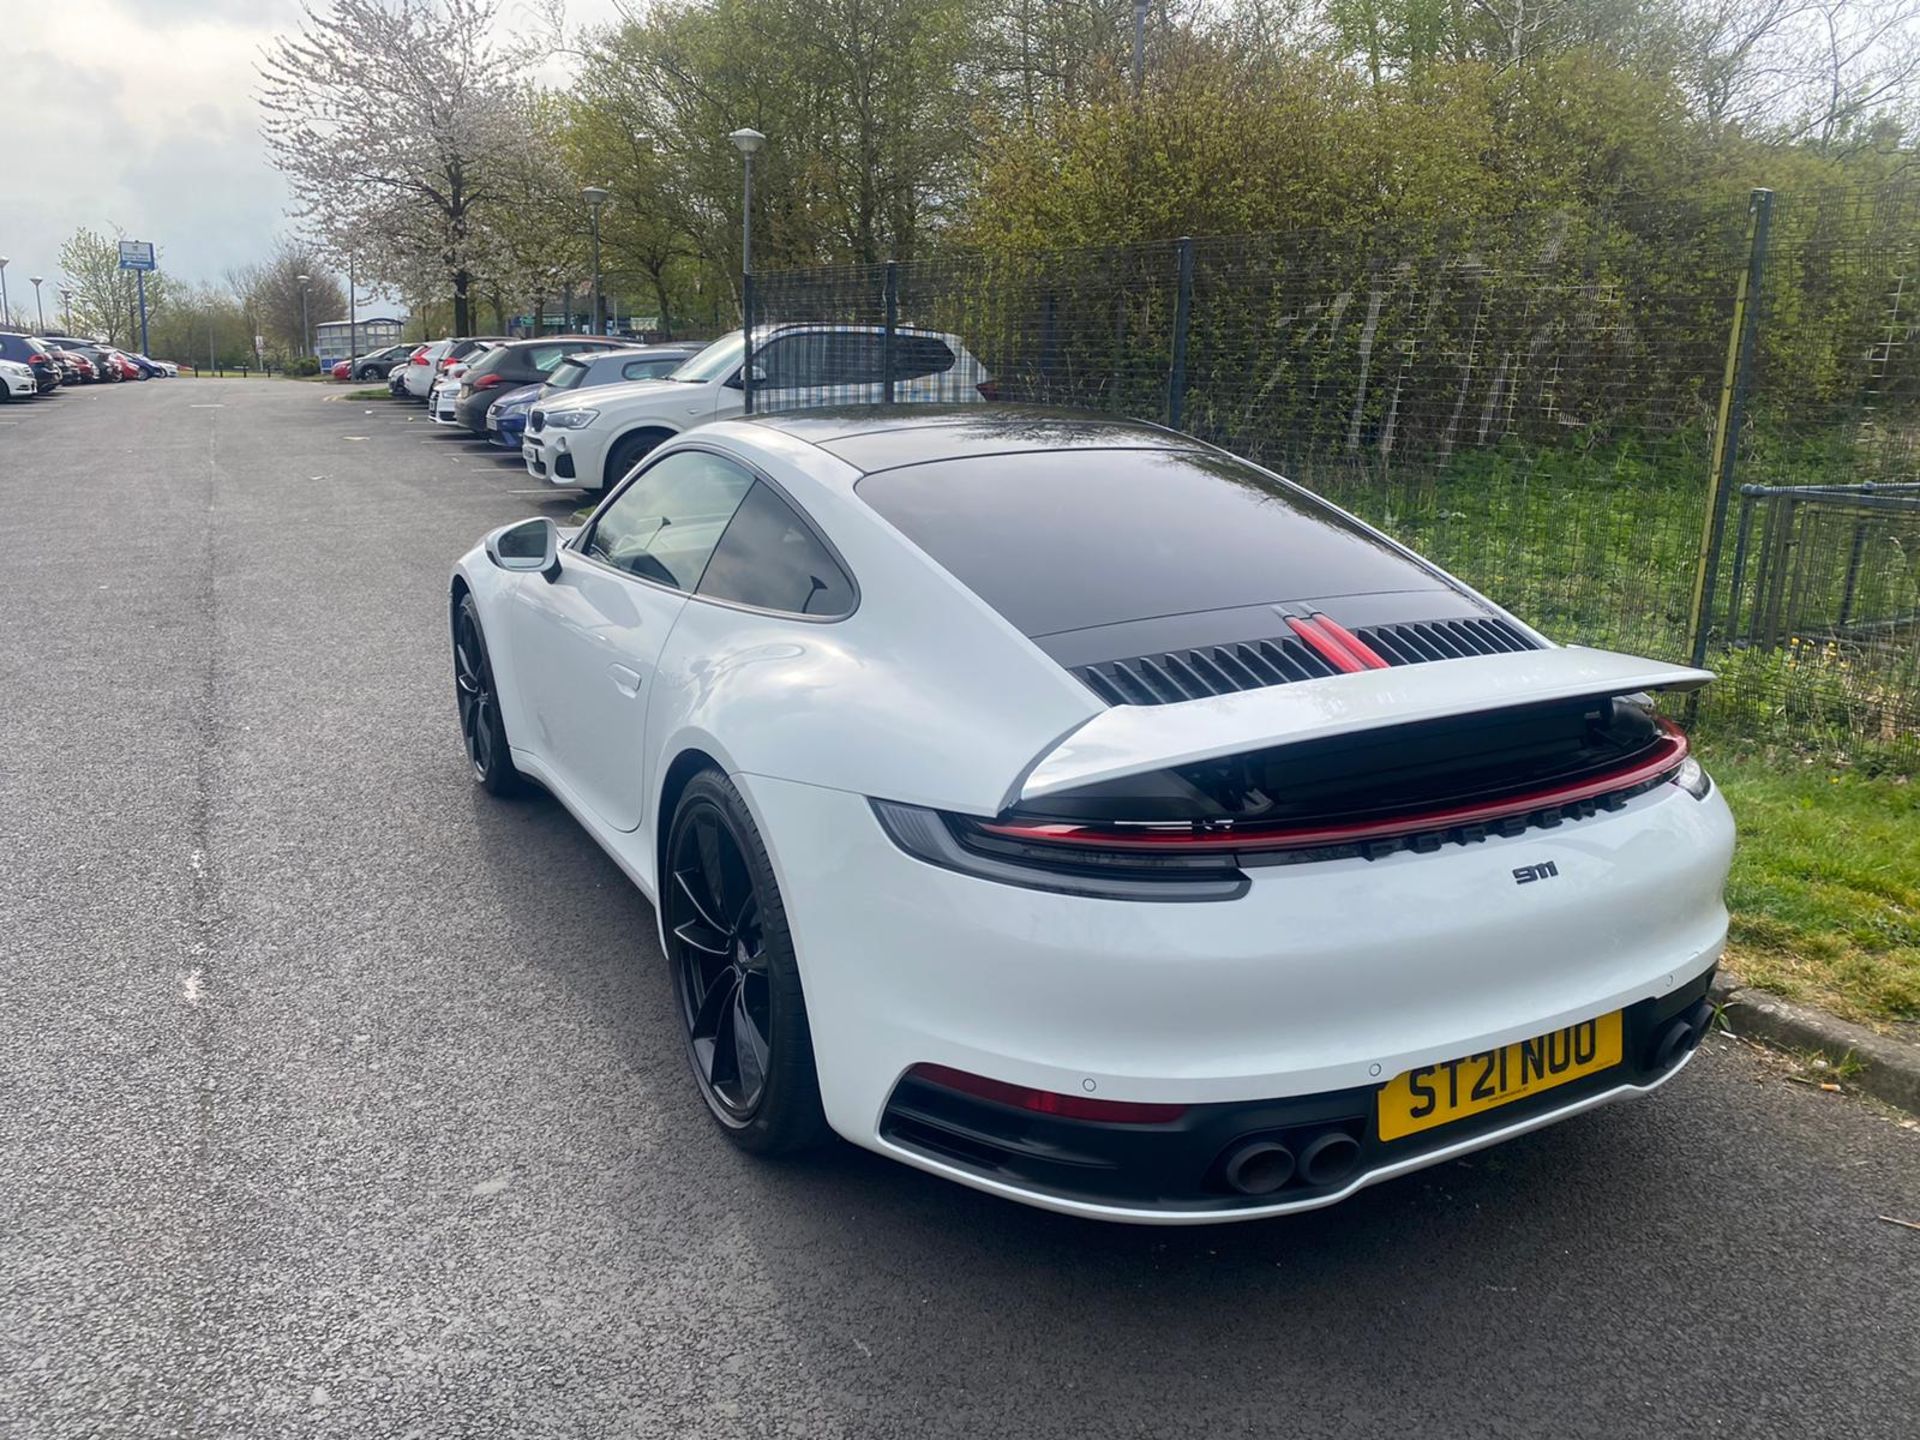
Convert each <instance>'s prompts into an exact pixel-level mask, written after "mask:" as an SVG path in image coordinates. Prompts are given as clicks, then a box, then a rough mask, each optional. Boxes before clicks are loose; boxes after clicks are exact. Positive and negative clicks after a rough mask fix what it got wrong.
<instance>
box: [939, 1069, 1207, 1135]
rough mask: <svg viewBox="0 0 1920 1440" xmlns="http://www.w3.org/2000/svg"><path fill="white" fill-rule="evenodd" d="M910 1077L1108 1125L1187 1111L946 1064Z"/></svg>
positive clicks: (1169, 1118) (1161, 1119)
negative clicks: (1068, 1091)
mask: <svg viewBox="0 0 1920 1440" xmlns="http://www.w3.org/2000/svg"><path fill="white" fill-rule="evenodd" d="M907 1075H908V1077H909V1078H910V1079H914V1080H924V1081H925V1082H926V1083H927V1084H929V1085H938V1086H939V1087H940V1088H941V1089H943V1090H955V1091H958V1092H959V1093H960V1094H962V1095H972V1096H973V1097H975V1098H976V1099H980V1100H991V1101H993V1102H994V1103H995V1104H997V1105H1011V1106H1013V1107H1014V1108H1015V1109H1016V1110H1031V1111H1032V1112H1034V1113H1035V1114H1036V1115H1058V1116H1060V1117H1062V1118H1063V1119H1067V1120H1096V1121H1102V1122H1105V1123H1107V1124H1111V1125H1171V1124H1172V1123H1173V1122H1174V1121H1176V1120H1178V1119H1180V1118H1181V1117H1182V1116H1183V1115H1185V1114H1186V1113H1187V1107H1186V1106H1184V1105H1157V1104H1147V1103H1143V1102H1140V1101H1135V1100H1095V1099H1093V1098H1091V1097H1089V1096H1086V1095H1061V1094H1058V1093H1056V1092H1054V1091H1052V1090H1034V1089H1030V1088H1029V1087H1027V1086H1025V1085H1009V1084H1007V1083H1006V1082H1005V1081H1004V1080H989V1079H988V1078H987V1077H986V1076H984V1075H973V1074H969V1073H968V1072H967V1071H965V1070H955V1069H953V1068H952V1067H951V1066H947V1065H924V1064H923V1065H915V1066H914V1067H913V1068H912V1069H911V1070H909V1071H907Z"/></svg>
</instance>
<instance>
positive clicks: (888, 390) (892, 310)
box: [869, 260, 900, 405]
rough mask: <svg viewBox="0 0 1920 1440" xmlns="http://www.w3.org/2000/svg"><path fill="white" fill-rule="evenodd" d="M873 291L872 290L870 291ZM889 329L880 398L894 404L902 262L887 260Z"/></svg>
mask: <svg viewBox="0 0 1920 1440" xmlns="http://www.w3.org/2000/svg"><path fill="white" fill-rule="evenodd" d="M869 293H871V292H869ZM886 298H887V329H886V333H885V335H884V337H883V338H882V339H881V341H880V368H881V372H882V378H881V381H880V399H881V402H882V403H883V404H887V405H891V404H893V336H894V332H895V331H896V330H898V329H899V328H900V262H899V261H897V260H889V261H887V297H886Z"/></svg>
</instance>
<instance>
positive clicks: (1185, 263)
mask: <svg viewBox="0 0 1920 1440" xmlns="http://www.w3.org/2000/svg"><path fill="white" fill-rule="evenodd" d="M1179 255H1180V286H1179V289H1178V290H1177V291H1175V293H1174V301H1173V369H1172V370H1171V372H1169V374H1168V375H1167V425H1168V427H1169V428H1170V429H1174V430H1178V429H1179V428H1180V424H1181V422H1182V421H1183V420H1185V419H1186V414H1187V329H1188V324H1189V322H1190V321H1191V320H1192V318H1193V237H1192V236H1191V235H1183V236H1181V237H1180V241H1179Z"/></svg>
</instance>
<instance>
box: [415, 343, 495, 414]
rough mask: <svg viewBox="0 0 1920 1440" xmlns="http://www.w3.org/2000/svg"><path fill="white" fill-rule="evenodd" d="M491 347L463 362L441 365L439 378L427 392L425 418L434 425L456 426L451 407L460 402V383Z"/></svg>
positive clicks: (472, 354)
mask: <svg viewBox="0 0 1920 1440" xmlns="http://www.w3.org/2000/svg"><path fill="white" fill-rule="evenodd" d="M491 349H492V347H491V346H488V347H487V349H482V350H475V351H473V352H472V353H470V354H469V355H468V356H467V358H466V359H464V360H451V361H445V362H443V363H442V367H441V370H440V378H439V379H437V380H435V381H434V382H433V388H432V389H431V390H430V391H428V392H427V418H428V419H430V420H431V421H433V423H434V424H436V425H458V424H459V423H460V422H459V421H458V420H457V419H456V418H455V417H454V413H453V407H454V406H455V405H456V404H458V403H459V400H460V382H461V381H462V380H464V379H465V378H466V374H467V371H468V369H469V368H471V366H472V364H473V362H475V361H477V360H479V359H480V358H481V357H482V356H484V355H485V354H487V353H488V350H491ZM463 428H464V427H463Z"/></svg>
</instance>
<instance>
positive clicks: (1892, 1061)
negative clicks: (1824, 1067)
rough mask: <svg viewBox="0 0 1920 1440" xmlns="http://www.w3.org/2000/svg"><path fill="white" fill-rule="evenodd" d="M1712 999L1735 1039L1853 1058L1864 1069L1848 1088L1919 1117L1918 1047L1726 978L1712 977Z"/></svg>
mask: <svg viewBox="0 0 1920 1440" xmlns="http://www.w3.org/2000/svg"><path fill="white" fill-rule="evenodd" d="M1709 998H1710V999H1711V1000H1712V1001H1713V1003H1714V1004H1715V1005H1717V1006H1719V1007H1721V1009H1722V1010H1724V1011H1725V1013H1726V1020H1727V1024H1728V1025H1729V1026H1730V1027H1732V1030H1733V1033H1734V1034H1736V1035H1744V1036H1750V1037H1752V1038H1754V1039H1757V1040H1765V1041H1768V1042H1770V1043H1772V1044H1774V1045H1779V1046H1782V1047H1784V1048H1787V1049H1790V1050H1812V1051H1816V1052H1818V1053H1819V1054H1821V1055H1824V1056H1826V1057H1827V1059H1828V1060H1831V1061H1833V1062H1834V1063H1836V1064H1837V1063H1839V1062H1840V1061H1842V1060H1844V1059H1846V1058H1847V1056H1849V1055H1851V1056H1852V1057H1853V1058H1854V1061H1855V1062H1856V1063H1857V1064H1858V1065H1859V1066H1860V1067H1861V1068H1860V1070H1859V1072H1858V1073H1857V1074H1855V1075H1853V1076H1852V1077H1851V1078H1849V1079H1848V1081H1847V1084H1848V1085H1849V1086H1851V1087H1852V1088H1854V1089H1856V1090H1860V1091H1863V1092H1865V1093H1866V1094H1868V1095H1871V1096H1873V1097H1874V1098H1875V1099H1876V1100H1884V1101H1885V1102H1886V1103H1887V1104H1889V1105H1897V1106H1899V1107H1900V1108H1901V1109H1902V1110H1907V1111H1911V1112H1912V1113H1914V1114H1916V1115H1920V1045H1915V1044H1913V1043H1911V1042H1910V1041H1906V1040H1894V1039H1891V1038H1889V1037H1888V1036H1885V1035H1876V1034H1874V1032H1873V1031H1871V1030H1869V1029H1867V1028H1866V1027H1865V1026H1862V1025H1855V1024H1853V1023H1852V1022H1851V1021H1847V1020H1842V1019H1839V1018H1838V1017H1837V1016H1833V1015H1829V1014H1827V1013H1826V1012H1825V1011H1824V1010H1809V1009H1808V1008H1807V1007H1806V1006H1804V1005H1794V1004H1790V1003H1789V1002H1787V1001H1785V1000H1782V999H1779V998H1778V997H1776V996H1773V995H1768V994H1765V993H1763V992H1761V991H1759V990H1748V989H1743V988H1742V987H1740V986H1738V985H1736V984H1734V983H1733V982H1732V981H1731V980H1729V979H1727V977H1726V976H1725V975H1716V976H1714V978H1713V989H1712V991H1711V992H1709Z"/></svg>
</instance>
